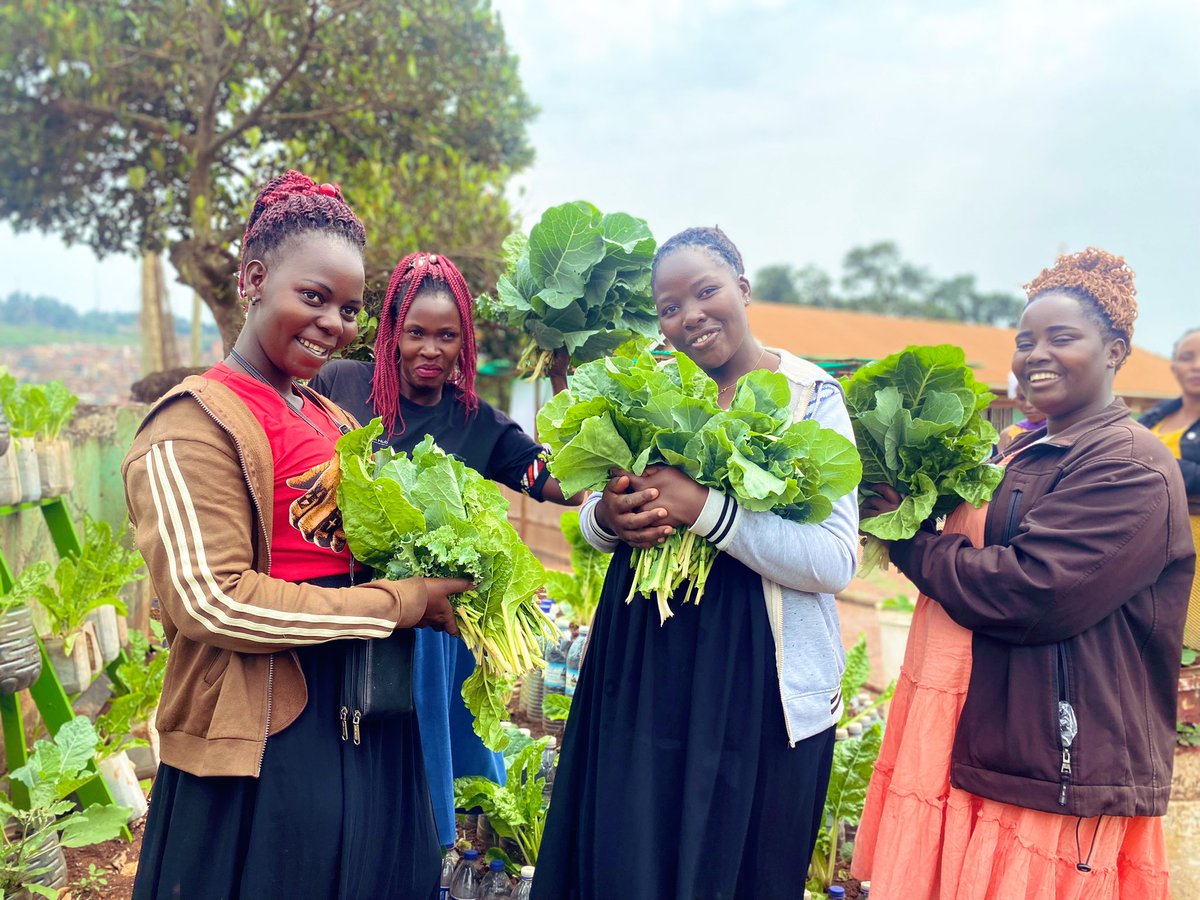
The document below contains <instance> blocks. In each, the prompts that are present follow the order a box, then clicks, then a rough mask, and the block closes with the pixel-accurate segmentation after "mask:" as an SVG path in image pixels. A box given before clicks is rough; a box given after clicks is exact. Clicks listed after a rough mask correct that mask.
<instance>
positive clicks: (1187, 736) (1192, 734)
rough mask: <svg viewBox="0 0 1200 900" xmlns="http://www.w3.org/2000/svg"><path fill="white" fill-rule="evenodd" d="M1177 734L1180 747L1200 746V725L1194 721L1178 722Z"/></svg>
mask: <svg viewBox="0 0 1200 900" xmlns="http://www.w3.org/2000/svg"><path fill="white" fill-rule="evenodd" d="M1175 735H1176V736H1175V743H1177V744H1179V746H1180V747H1200V725H1197V724H1195V723H1194V722H1176V723H1175Z"/></svg>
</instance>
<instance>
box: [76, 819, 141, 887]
mask: <svg viewBox="0 0 1200 900" xmlns="http://www.w3.org/2000/svg"><path fill="white" fill-rule="evenodd" d="M145 824H146V820H145V819H144V818H143V819H140V820H138V821H137V822H134V823H133V824H132V825H130V826H129V831H130V832H131V833H132V834H133V841H132V842H131V841H127V840H125V839H124V838H116V839H115V840H111V841H105V842H104V843H103V844H92V845H91V846H90V847H71V848H69V849H67V850H64V851H63V852H64V853H65V854H66V857H67V877H68V879H69V880H68V882H67V887H66V888H64V889H63V890H62V891H61V892H60V893H59V895H58V897H59V900H84V898H89V897H103V898H104V900H130V898H131V897H132V896H133V876H134V874H135V873H136V872H137V862H138V856H140V855H141V852H142V831H143V830H144V829H145ZM90 866H95V867H96V872H95V875H94V876H92V875H91V874H90V872H91V870H90V868H89V867H90ZM101 878H103V879H104V880H105V881H106V882H107V884H102V883H100V879H101Z"/></svg>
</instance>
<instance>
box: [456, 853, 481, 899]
mask: <svg viewBox="0 0 1200 900" xmlns="http://www.w3.org/2000/svg"><path fill="white" fill-rule="evenodd" d="M478 860H479V852H478V851H476V850H468V851H467V852H466V853H464V854H463V858H462V862H460V863H459V864H458V868H457V869H455V870H454V879H453V880H452V881H451V882H450V900H478V898H479V874H478V873H477V872H476V871H475V864H476V862H477V861H478Z"/></svg>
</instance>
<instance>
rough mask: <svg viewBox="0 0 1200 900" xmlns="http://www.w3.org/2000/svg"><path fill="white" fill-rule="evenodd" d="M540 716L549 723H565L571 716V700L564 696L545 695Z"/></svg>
mask: <svg viewBox="0 0 1200 900" xmlns="http://www.w3.org/2000/svg"><path fill="white" fill-rule="evenodd" d="M542 714H543V715H544V716H545V717H546V718H547V719H548V720H549V721H551V722H565V721H566V720H567V718H568V717H569V716H570V715H571V698H570V697H568V696H567V695H566V694H546V695H545V697H543V698H542Z"/></svg>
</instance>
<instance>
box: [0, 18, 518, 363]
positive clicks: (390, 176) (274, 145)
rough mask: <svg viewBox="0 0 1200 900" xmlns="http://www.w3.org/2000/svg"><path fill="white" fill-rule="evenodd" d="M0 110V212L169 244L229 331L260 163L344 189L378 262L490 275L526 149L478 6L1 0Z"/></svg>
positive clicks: (107, 243)
mask: <svg viewBox="0 0 1200 900" xmlns="http://www.w3.org/2000/svg"><path fill="white" fill-rule="evenodd" d="M0 109H3V110H4V115H3V117H2V118H0V219H3V220H5V221H8V222H9V223H11V224H12V225H13V227H15V228H17V229H28V228H37V229H41V230H44V231H53V232H57V233H59V234H61V235H62V236H63V237H64V238H65V239H66V240H67V241H68V242H70V243H84V244H87V245H88V246H90V247H92V248H94V249H95V250H96V251H97V252H100V253H110V252H130V251H136V250H142V249H149V250H155V249H159V248H160V247H161V245H162V243H163V241H164V237H165V236H166V235H170V236H172V240H173V243H172V246H171V248H170V255H171V260H172V262H173V263H174V264H175V267H176V268H177V269H178V270H179V272H180V274H181V275H182V277H183V279H184V281H185V282H186V283H187V284H189V285H190V286H192V287H193V288H195V289H196V290H197V291H198V292H199V293H200V295H201V296H202V297H203V298H204V300H205V302H206V303H207V304H208V305H209V307H210V308H211V309H212V310H213V314H214V317H215V318H216V321H217V324H218V326H219V327H220V329H221V333H222V336H223V337H224V338H225V339H226V341H227V342H228V341H230V340H231V339H232V337H233V336H234V335H235V334H236V332H237V329H238V328H239V327H240V324H241V312H240V305H239V302H238V297H237V294H236V289H235V286H234V285H235V279H234V278H233V277H232V276H233V275H234V274H235V273H236V270H237V259H236V257H235V255H234V253H235V250H236V249H237V247H236V244H237V240H238V239H239V238H240V237H241V232H242V228H243V227H244V222H245V217H246V213H247V212H248V203H249V200H250V198H251V197H252V196H253V191H254V189H255V188H256V187H257V186H258V185H259V184H261V183H262V182H263V181H264V180H265V179H266V178H267V177H268V176H269V175H272V174H275V173H278V172H282V171H283V170H284V169H285V168H287V167H289V166H290V167H295V168H299V169H302V170H304V171H306V172H309V173H310V174H312V175H313V176H314V177H316V178H317V179H318V180H321V181H326V180H336V181H339V182H340V183H341V184H342V187H343V189H344V190H345V192H346V195H347V197H348V198H349V199H350V200H351V202H352V203H353V204H354V205H355V207H356V209H357V211H358V212H359V214H360V216H361V217H362V218H363V220H364V223H365V224H366V226H367V233H368V234H369V235H371V237H372V242H373V243H375V240H374V239H375V237H376V236H377V235H391V234H394V235H395V238H394V240H393V239H392V238H390V237H389V238H385V239H384V240H382V241H380V242H379V243H378V252H379V255H380V256H381V257H387V259H386V263H387V266H386V267H387V268H388V269H389V270H390V267H391V265H393V264H394V263H395V261H396V259H398V258H399V256H400V255H402V253H407V252H409V251H411V250H413V249H416V247H415V246H412V245H410V244H407V243H405V242H408V241H413V240H420V241H421V242H422V245H423V247H425V248H430V249H436V250H438V251H439V252H444V253H448V254H451V255H454V256H455V257H456V258H457V259H459V260H460V261H462V260H464V259H466V260H469V261H471V262H472V263H473V262H475V261H478V262H479V265H478V267H477V272H476V277H480V278H482V277H483V276H484V275H486V276H487V277H489V278H493V277H495V272H496V263H497V262H498V256H499V254H498V250H499V241H500V239H501V237H502V236H503V234H505V233H506V232H507V231H509V230H511V227H512V226H511V222H510V221H509V219H510V216H509V210H508V205H507V200H506V199H505V197H504V193H505V192H504V186H505V184H506V183H507V179H508V176H509V174H510V173H512V172H517V171H520V170H521V169H523V168H524V167H526V166H527V165H528V164H529V162H530V161H531V159H532V150H531V148H530V146H529V144H528V140H527V136H526V131H525V129H526V125H527V123H528V122H529V120H530V118H531V117H532V115H533V113H534V109H533V107H532V106H531V104H530V103H529V101H528V99H527V97H526V96H525V93H524V91H523V89H522V87H521V84H520V81H519V78H518V74H517V66H516V59H515V57H514V56H513V55H512V54H511V53H510V52H509V50H508V47H507V45H506V42H505V39H504V33H503V29H502V27H501V25H500V21H499V17H498V15H497V14H496V13H495V12H494V11H493V10H492V9H491V8H490V6H489V5H487V4H480V3H476V2H473V0H418V2H416V3H413V4H408V5H405V6H403V7H398V6H397V5H396V4H394V3H390V2H385V0H365V2H361V3H352V4H331V3H316V2H312V0H247V2H244V3H217V4H197V3H189V2H185V0H164V2H162V3H157V4H155V5H154V6H153V7H145V8H143V7H139V6H130V5H129V4H128V3H124V2H121V0H94V2H89V3H87V4H86V5H85V4H82V3H78V2H51V0H28V2H21V3H16V4H8V5H6V6H4V7H3V12H2V18H0ZM364 161H365V162H364ZM409 223H419V224H409ZM372 253H375V251H372ZM368 264H369V266H370V267H371V269H372V271H373V272H375V271H377V270H378V269H381V268H383V263H382V262H381V261H380V259H378V258H375V257H374V256H372V257H371V258H369V259H368ZM481 283H485V282H481Z"/></svg>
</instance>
